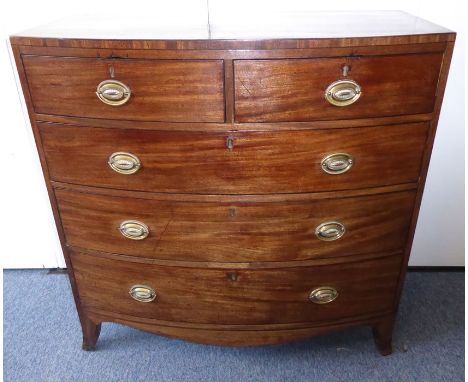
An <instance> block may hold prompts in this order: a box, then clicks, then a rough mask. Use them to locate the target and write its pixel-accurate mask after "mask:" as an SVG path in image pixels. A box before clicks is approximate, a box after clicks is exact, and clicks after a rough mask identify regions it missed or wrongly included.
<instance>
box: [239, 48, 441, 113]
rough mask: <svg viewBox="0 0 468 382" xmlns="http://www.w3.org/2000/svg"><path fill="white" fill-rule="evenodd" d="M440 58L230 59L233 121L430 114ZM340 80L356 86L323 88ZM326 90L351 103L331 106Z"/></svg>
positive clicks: (408, 56)
mask: <svg viewBox="0 0 468 382" xmlns="http://www.w3.org/2000/svg"><path fill="white" fill-rule="evenodd" d="M441 62H442V54H441V53H431V54H411V55H394V56H372V57H338V58H320V59H291V60H239V61H235V63H234V76H235V115H236V116H235V120H236V121H237V122H280V121H313V120H335V119H351V118H368V117H383V116H392V115H402V114H420V113H430V112H432V110H433V107H434V99H435V94H436V87H437V82H438V78H439V72H440V66H441ZM344 66H347V67H348V68H347V69H344ZM343 80H348V81H349V80H351V81H354V82H355V84H356V85H357V86H358V87H359V88H357V87H356V86H355V85H353V84H350V83H341V84H336V85H339V86H337V87H336V86H335V87H333V86H330V88H329V85H331V84H333V83H335V82H336V81H343ZM327 89H329V90H330V93H329V95H334V96H333V97H337V96H341V98H339V101H338V103H339V104H341V105H344V104H346V103H349V102H352V101H353V100H356V101H355V102H354V103H352V104H349V105H347V106H343V107H340V106H336V105H334V104H332V103H330V102H328V101H327V100H326V98H325V93H326V91H327ZM356 90H357V91H356ZM351 92H352V93H351Z"/></svg>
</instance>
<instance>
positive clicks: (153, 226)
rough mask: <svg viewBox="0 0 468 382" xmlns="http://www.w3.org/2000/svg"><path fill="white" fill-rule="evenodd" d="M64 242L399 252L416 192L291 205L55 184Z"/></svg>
mask: <svg viewBox="0 0 468 382" xmlns="http://www.w3.org/2000/svg"><path fill="white" fill-rule="evenodd" d="M55 195H56V198H57V201H58V207H59V211H60V216H61V219H62V225H63V228H64V230H65V236H66V240H67V243H68V244H69V245H71V246H75V247H81V248H87V249H91V250H97V251H104V252H111V253H118V254H125V255H131V256H137V257H146V258H157V259H165V260H187V261H220V262H250V261H259V262H263V261H292V260H305V259H314V258H326V257H333V256H352V255H354V254H361V253H373V252H381V251H393V250H399V249H402V248H403V246H404V243H405V241H406V237H407V233H408V227H409V225H410V220H411V214H412V209H413V202H414V197H415V191H401V192H394V193H388V194H382V195H372V196H360V197H349V198H338V199H322V200H313V199H310V197H309V199H308V197H307V196H304V197H303V198H302V200H297V201H294V202H292V201H291V202H265V201H263V202H262V201H261V199H258V201H256V202H255V201H249V202H246V201H242V199H239V200H238V201H233V202H193V201H182V200H181V201H177V202H176V201H168V200H166V201H164V200H150V199H136V198H130V197H117V196H107V195H95V194H88V193H80V192H74V191H68V190H60V189H57V190H56V191H55Z"/></svg>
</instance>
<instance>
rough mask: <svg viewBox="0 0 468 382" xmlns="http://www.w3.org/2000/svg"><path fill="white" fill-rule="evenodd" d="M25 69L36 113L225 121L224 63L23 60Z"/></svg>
mask: <svg viewBox="0 0 468 382" xmlns="http://www.w3.org/2000/svg"><path fill="white" fill-rule="evenodd" d="M23 65H24V68H25V71H26V75H27V78H28V85H29V90H30V92H31V96H32V101H33V107H34V111H35V112H36V113H43V114H56V115H65V116H76V117H90V118H107V119H123V120H136V121H163V122H169V121H170V122H224V82H223V78H224V77H223V61H222V60H204V61H195V60H136V59H96V58H76V57H49V56H23ZM103 81H107V82H103ZM116 81H117V82H116ZM98 95H99V96H98Z"/></svg>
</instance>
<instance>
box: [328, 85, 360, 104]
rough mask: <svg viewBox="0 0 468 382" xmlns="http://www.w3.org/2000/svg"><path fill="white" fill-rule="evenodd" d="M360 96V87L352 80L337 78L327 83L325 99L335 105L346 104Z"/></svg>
mask: <svg viewBox="0 0 468 382" xmlns="http://www.w3.org/2000/svg"><path fill="white" fill-rule="evenodd" d="M360 96H361V87H360V86H359V84H358V83H357V82H356V81H353V80H338V81H335V82H332V83H331V84H330V85H328V87H327V90H325V99H326V100H327V101H328V102H330V103H331V104H332V105H335V106H348V105H351V104H352V103H354V102H356V101H357V100H358V99H359V97H360Z"/></svg>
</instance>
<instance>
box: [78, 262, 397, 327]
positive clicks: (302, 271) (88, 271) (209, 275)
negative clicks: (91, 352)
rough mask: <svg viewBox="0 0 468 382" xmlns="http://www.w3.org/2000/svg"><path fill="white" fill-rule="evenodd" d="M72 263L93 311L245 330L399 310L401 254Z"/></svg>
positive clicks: (87, 305) (82, 294) (80, 290)
mask: <svg viewBox="0 0 468 382" xmlns="http://www.w3.org/2000/svg"><path fill="white" fill-rule="evenodd" d="M71 261H72V265H73V270H74V275H75V279H76V283H77V286H78V294H79V296H80V299H81V303H82V306H83V307H84V309H85V310H90V311H92V310H102V311H107V312H115V313H120V314H126V315H130V316H136V317H140V318H153V319H158V320H163V321H172V322H174V321H175V322H192V323H210V324H233V325H237V324H281V323H297V322H324V323H325V322H326V323H328V322H332V321H333V320H337V319H341V318H347V317H353V316H356V315H365V314H372V313H382V312H385V311H387V312H388V311H391V309H392V308H393V301H394V297H395V288H396V285H397V280H398V275H399V269H400V263H401V256H399V255H398V256H389V257H385V258H381V259H374V260H368V261H363V262H351V263H342V264H336V265H323V266H313V267H300V268H273V269H214V268H191V267H184V268H180V267H169V266H160V265H154V264H139V263H134V262H129V261H126V260H120V259H119V260H117V259H109V258H103V257H98V256H94V255H86V254H82V253H72V254H71ZM130 292H131V293H130ZM132 295H133V297H132ZM141 300H143V301H141ZM149 300H152V301H149Z"/></svg>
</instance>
